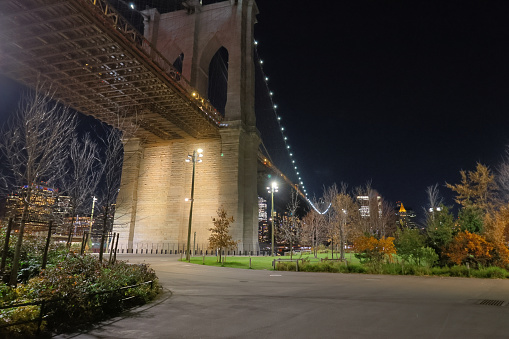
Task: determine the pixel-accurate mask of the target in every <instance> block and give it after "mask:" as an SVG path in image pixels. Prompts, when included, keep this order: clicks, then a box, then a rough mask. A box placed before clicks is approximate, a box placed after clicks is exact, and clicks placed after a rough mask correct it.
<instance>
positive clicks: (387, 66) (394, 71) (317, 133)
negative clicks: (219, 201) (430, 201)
mask: <svg viewBox="0 0 509 339" xmlns="http://www.w3.org/2000/svg"><path fill="white" fill-rule="evenodd" d="M138 2H141V1H138ZM145 2H147V1H145ZM170 2H171V1H170ZM170 2H166V3H170ZM148 3H153V5H156V4H157V3H165V2H164V1H148ZM257 3H258V7H259V10H260V14H259V15H258V17H257V18H258V23H257V24H256V26H255V38H256V40H257V41H258V42H259V44H258V55H259V56H260V58H261V59H263V61H264V64H263V70H264V72H265V74H266V75H267V76H268V77H269V87H270V90H272V91H273V92H274V96H273V98H274V103H276V104H277V105H278V110H277V114H278V115H280V116H281V117H282V122H283V125H284V126H285V128H286V131H285V135H286V136H288V139H289V144H290V145H291V148H292V152H293V153H294V157H295V159H296V160H297V162H298V164H299V167H300V172H301V176H302V179H303V181H304V184H305V185H306V188H307V190H308V193H309V194H310V196H313V195H316V196H317V197H319V196H321V194H322V190H323V187H324V186H329V185H331V184H332V183H334V182H336V183H338V184H339V183H340V182H346V183H348V184H349V186H350V187H351V188H353V187H355V186H359V185H363V184H365V183H366V182H367V181H368V180H372V186H373V187H374V188H376V189H377V190H378V191H379V193H380V194H381V195H382V196H384V197H385V198H386V199H388V200H389V201H391V202H396V201H399V200H401V201H403V203H404V204H405V206H411V207H413V209H414V210H415V211H416V212H421V210H422V209H421V206H423V205H424V203H425V189H426V187H427V186H430V185H433V184H435V183H438V184H440V185H442V186H441V192H442V194H443V195H444V196H445V198H446V200H445V202H446V203H447V204H450V205H452V204H453V200H452V194H451V193H450V191H449V190H448V189H447V188H445V187H443V185H444V184H445V182H446V181H447V182H450V183H457V182H459V180H460V176H459V171H460V170H461V169H465V170H471V169H474V168H475V164H476V162H478V161H479V162H482V163H484V164H486V165H489V166H490V167H491V168H492V169H495V168H496V165H497V163H499V162H500V160H501V157H502V155H503V153H504V151H505V147H506V145H508V144H509V133H508V132H507V131H508V128H509V114H508V112H509V20H508V15H509V2H507V1H481V0H480V1H414V0H412V1H380V0H371V1H361V0H351V1H309V0H308V1H302V0H258V1H257ZM168 6H169V5H168ZM142 8H143V7H142ZM258 87H259V86H258ZM0 89H1V92H0V115H1V118H4V117H5V116H6V115H7V113H8V112H9V111H11V110H12V108H13V106H14V105H13V102H14V98H16V95H17V93H18V91H19V88H18V87H17V86H14V84H13V83H12V82H11V81H9V80H6V79H5V78H0ZM265 94H266V93H265ZM258 95H261V94H260V93H257V96H258ZM258 123H259V124H262V125H263V123H264V121H259V122H258Z"/></svg>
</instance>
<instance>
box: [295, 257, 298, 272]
mask: <svg viewBox="0 0 509 339" xmlns="http://www.w3.org/2000/svg"><path fill="white" fill-rule="evenodd" d="M295 271H296V272H299V259H297V261H296V262H295Z"/></svg>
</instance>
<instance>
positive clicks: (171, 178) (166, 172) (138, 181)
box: [114, 0, 260, 253]
mask: <svg viewBox="0 0 509 339" xmlns="http://www.w3.org/2000/svg"><path fill="white" fill-rule="evenodd" d="M184 4H185V6H186V8H187V10H181V11H176V12H170V13H165V14H160V13H159V12H158V11H157V10H156V9H146V10H145V11H143V13H144V17H145V33H144V34H145V37H146V38H147V39H148V40H149V41H150V42H151V43H153V44H154V45H155V46H156V47H157V49H158V50H159V51H160V52H161V54H162V55H163V56H164V57H165V58H166V59H168V60H169V61H170V62H173V60H177V59H178V58H180V57H181V56H182V55H183V57H184V58H183V63H182V75H183V77H184V78H186V79H187V80H188V81H189V82H190V84H191V86H193V87H194V88H196V89H197V90H198V92H199V93H201V94H202V95H204V96H205V95H207V90H208V83H209V65H210V63H211V60H212V58H213V57H214V55H215V54H216V53H217V52H218V51H219V50H220V49H222V48H224V49H226V50H227V52H228V79H227V80H228V84H227V101H226V107H225V120H224V123H225V124H227V127H223V128H221V129H220V130H219V136H218V138H216V139H207V140H203V139H191V138H187V139H174V140H172V141H161V142H158V143H154V142H152V143H148V142H144V141H142V140H137V141H135V142H129V144H127V145H126V147H125V154H124V168H123V173H122V184H121V188H120V193H119V198H118V203H117V217H118V220H117V221H116V222H115V226H114V231H115V232H119V233H120V242H119V249H121V250H124V251H125V250H128V251H129V252H131V251H133V252H134V253H136V252H137V250H138V253H139V252H140V251H141V250H143V253H146V250H149V252H150V251H152V252H153V253H155V250H157V249H159V251H161V250H162V251H168V253H170V251H172V252H173V253H175V251H182V250H183V249H184V248H185V243H186V241H187V229H188V220H189V203H188V202H186V201H185V198H186V197H189V196H190V190H191V173H192V165H190V164H189V163H186V162H185V159H186V158H187V155H188V154H189V153H192V152H193V150H194V149H198V148H202V149H203V151H204V157H203V158H202V159H203V162H202V163H199V164H197V165H196V179H195V199H194V207H193V223H192V233H195V232H196V233H195V235H194V234H193V235H192V239H193V238H194V237H195V239H196V247H197V248H199V249H200V250H201V249H206V246H207V244H208V237H209V236H210V231H208V229H209V228H210V227H212V222H211V217H213V216H215V215H216V210H217V208H218V207H219V206H223V207H224V208H225V209H226V211H227V212H228V214H229V215H233V217H234V219H235V223H234V225H233V226H232V228H231V234H232V235H233V237H234V239H236V240H240V246H239V250H242V251H256V250H258V205H257V151H258V146H259V143H260V137H259V133H258V132H257V130H256V127H255V126H256V125H255V112H254V82H255V74H254V61H253V49H254V37H253V29H254V24H255V22H256V14H257V12H258V10H257V6H256V4H255V2H254V0H227V1H222V2H217V3H214V4H209V5H201V1H197V0H196V1H194V0H191V1H190V0H188V1H186V2H185V3H184ZM176 109H178V108H176ZM193 236H194V237H193ZM193 243H194V239H193V240H192V244H193ZM191 246H193V245H191Z"/></svg>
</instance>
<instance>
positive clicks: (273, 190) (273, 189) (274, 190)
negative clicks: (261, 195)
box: [267, 181, 278, 256]
mask: <svg viewBox="0 0 509 339" xmlns="http://www.w3.org/2000/svg"><path fill="white" fill-rule="evenodd" d="M277 189H278V187H277V183H276V182H275V181H273V182H272V184H271V186H270V187H267V190H268V192H269V193H270V197H271V201H272V204H271V208H270V220H271V222H272V232H271V233H272V241H271V245H270V251H271V254H272V256H274V192H277Z"/></svg>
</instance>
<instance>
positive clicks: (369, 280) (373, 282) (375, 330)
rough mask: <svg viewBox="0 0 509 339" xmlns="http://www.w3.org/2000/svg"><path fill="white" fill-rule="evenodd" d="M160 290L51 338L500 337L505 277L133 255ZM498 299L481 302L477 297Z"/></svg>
mask: <svg viewBox="0 0 509 339" xmlns="http://www.w3.org/2000/svg"><path fill="white" fill-rule="evenodd" d="M120 259H122V260H125V259H129V260H130V261H131V262H143V261H145V262H147V263H151V266H152V267H153V268H154V269H155V270H156V272H157V274H158V276H159V278H160V281H161V283H162V285H163V286H164V288H165V291H166V292H165V293H164V294H163V295H162V296H161V297H160V298H159V299H158V300H157V301H156V302H155V303H152V304H150V305H146V306H144V307H142V308H139V309H136V310H134V311H131V312H129V313H127V314H126V315H124V316H123V317H119V318H116V319H113V320H111V321H108V322H106V323H104V324H102V325H101V326H97V327H96V328H95V329H93V330H91V331H89V332H88V333H86V334H77V335H73V336H59V338H71V337H72V338H82V339H84V338H125V339H130V338H136V339H142V338H257V339H259V338H509V306H505V304H506V303H507V302H509V280H497V279H486V280H485V279H466V278H437V277H409V276H378V275H364V274H329V273H303V272H273V271H254V270H240V269H230V268H218V267H209V266H201V265H192V264H187V263H182V262H179V261H178V260H177V259H178V258H177V257H175V256H140V255H138V256H132V255H123V256H120ZM486 299H489V300H502V301H504V305H503V306H486V305H481V304H479V302H481V301H482V300H486Z"/></svg>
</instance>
